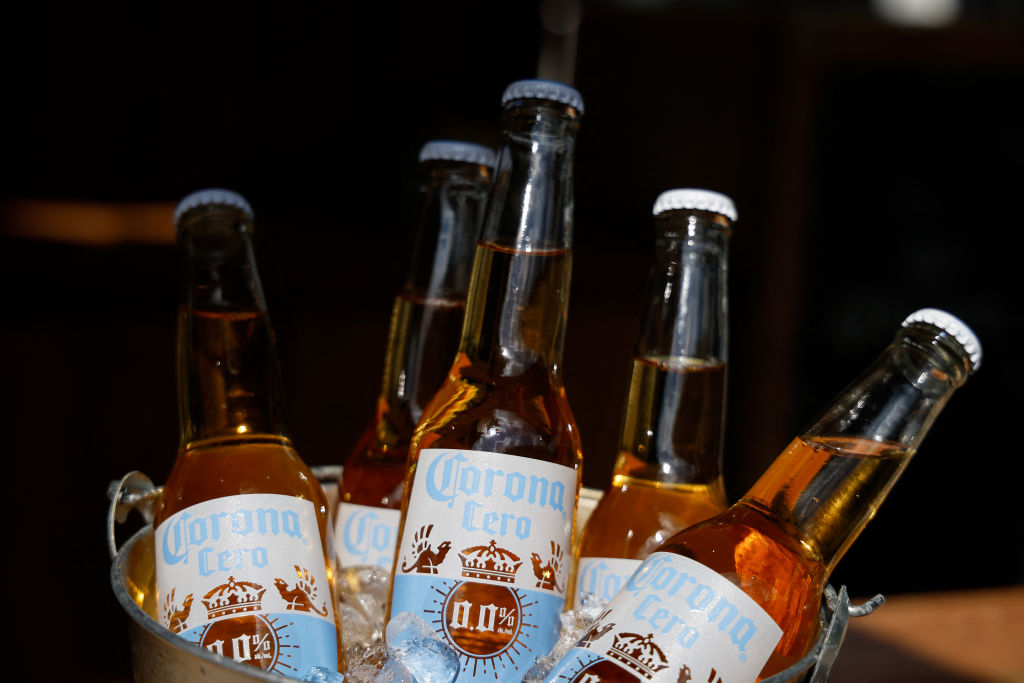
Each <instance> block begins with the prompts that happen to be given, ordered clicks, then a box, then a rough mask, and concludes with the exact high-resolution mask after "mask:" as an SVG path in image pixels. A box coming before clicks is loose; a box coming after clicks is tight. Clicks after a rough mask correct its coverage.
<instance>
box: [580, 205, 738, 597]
mask: <svg viewBox="0 0 1024 683" xmlns="http://www.w3.org/2000/svg"><path fill="white" fill-rule="evenodd" d="M654 214H655V227H656V241H655V259H654V264H653V265H652V268H651V272H650V275H649V276H648V282H647V293H646V297H645V301H644V309H643V318H642V322H641V325H640V332H639V334H638V336H637V342H636V347H635V350H634V355H633V372H632V375H631V378H630V384H629V392H628V394H627V397H626V401H625V409H624V417H623V420H622V426H621V429H620V432H619V443H618V458H617V460H616V462H615V468H614V471H613V474H612V480H611V483H610V484H609V485H608V486H607V487H606V488H605V490H604V493H603V495H602V497H601V500H600V502H599V503H598V505H597V507H596V508H595V510H594V511H593V513H592V514H591V516H590V519H589V520H588V521H587V525H586V527H585V528H584V529H583V533H582V534H581V537H580V542H579V548H578V551H577V558H578V559H577V567H576V575H575V586H574V590H573V599H574V601H575V604H576V606H577V607H579V606H581V605H583V604H586V603H587V602H588V601H590V602H596V601H608V600H610V599H611V598H612V597H613V596H614V595H615V593H616V592H617V591H618V590H619V589H621V587H622V586H623V585H624V584H625V583H626V581H628V579H629V577H630V576H631V575H632V574H633V572H634V571H635V570H636V568H637V567H638V566H639V565H640V562H641V561H642V560H643V559H644V558H645V557H646V556H647V555H648V554H649V553H650V552H651V551H652V550H654V549H655V548H656V547H657V546H659V545H661V544H662V543H664V542H665V541H666V540H668V538H669V537H671V536H672V534H674V533H675V532H677V531H679V530H680V529H683V528H685V527H687V526H689V525H691V524H694V523H696V522H699V521H702V520H704V519H707V518H708V517H711V516H712V515H714V514H716V513H718V512H721V511H722V510H724V509H725V507H726V497H725V486H724V483H723V479H722V453H723V441H724V432H725V429H724V427H725V398H726V365H727V360H728V348H727V343H726V340H727V329H726V326H727V322H728V321H727V291H726V273H727V256H728V241H729V237H730V234H731V230H732V224H733V221H735V219H736V210H735V207H734V206H733V204H732V200H731V199H729V198H728V197H726V196H725V195H722V194H720V193H717V192H711V191H708V190H700V189H676V190H669V191H666V192H663V193H662V194H661V195H659V197H658V200H657V201H656V202H655V206H654Z"/></svg>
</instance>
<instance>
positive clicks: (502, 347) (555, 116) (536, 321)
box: [460, 100, 579, 382]
mask: <svg viewBox="0 0 1024 683" xmlns="http://www.w3.org/2000/svg"><path fill="white" fill-rule="evenodd" d="M578 126H579V121H578V113H577V112H576V110H575V109H573V108H572V107H569V106H566V105H560V104H557V103H554V102H549V101H546V100H525V101H519V102H515V103H513V105H512V106H511V107H509V108H508V109H507V110H506V113H505V136H504V142H503V144H502V147H501V149H500V151H499V153H498V161H497V171H496V177H495V183H494V188H493V189H492V191H491V196H490V198H489V200H488V203H487V211H486V214H485V218H484V227H483V234H482V236H481V241H480V244H479V245H478V246H477V249H476V256H475V258H474V261H473V275H472V280H471V283H470V290H469V298H468V301H467V307H466V322H465V324H464V326H463V330H462V341H461V343H460V353H461V354H464V355H465V357H466V358H467V359H468V361H469V362H470V363H472V364H473V365H476V366H480V367H483V368H485V371H486V372H487V373H489V374H490V375H491V376H498V375H500V376H504V377H508V376H517V375H521V374H523V373H525V372H527V371H534V370H536V369H538V368H543V369H546V371H547V372H548V373H549V375H550V377H551V378H552V381H555V382H558V381H560V380H559V379H558V378H559V376H560V366H561V359H562V348H563V339H564V334H565V322H566V318H567V316H568V309H569V283H570V277H571V273H572V256H571V246H572V216H573V194H572V188H573V183H572V168H573V150H574V147H575V136H576V131H577V128H578Z"/></svg>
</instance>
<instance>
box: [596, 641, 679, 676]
mask: <svg viewBox="0 0 1024 683" xmlns="http://www.w3.org/2000/svg"><path fill="white" fill-rule="evenodd" d="M608 656H609V657H611V658H612V659H617V660H618V661H620V662H622V663H623V664H625V665H626V666H628V667H629V668H630V669H632V670H633V671H635V672H637V673H638V674H640V675H641V676H643V677H644V678H646V679H647V680H651V678H653V677H654V674H656V673H658V672H659V671H661V670H662V669H666V668H668V659H667V658H666V657H665V653H664V652H662V650H661V648H660V647H658V646H657V645H655V644H654V634H653V633H648V634H647V635H646V636H641V635H640V634H639V633H620V634H618V635H616V636H615V640H614V641H613V642H612V646H611V647H610V648H609V649H608Z"/></svg>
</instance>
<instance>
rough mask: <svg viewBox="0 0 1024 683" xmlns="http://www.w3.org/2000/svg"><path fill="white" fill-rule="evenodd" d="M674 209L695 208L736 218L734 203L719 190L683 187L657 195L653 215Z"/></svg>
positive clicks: (732, 219)
mask: <svg viewBox="0 0 1024 683" xmlns="http://www.w3.org/2000/svg"><path fill="white" fill-rule="evenodd" d="M676 209H696V210H699V211H713V212H714V213H720V214H722V215H723V216H725V217H726V218H728V219H729V220H731V221H735V220H736V219H737V218H738V214H737V213H736V205H735V204H733V203H732V200H731V199H729V198H728V197H727V196H725V195H724V194H722V193H721V192H712V191H711V190H697V189H693V188H684V189H679V190H666V191H665V192H662V193H661V194H660V195H658V199H657V201H655V202H654V215H655V216H657V215H658V214H659V213H662V212H663V211H673V210H676Z"/></svg>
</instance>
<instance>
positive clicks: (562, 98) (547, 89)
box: [501, 78, 583, 114]
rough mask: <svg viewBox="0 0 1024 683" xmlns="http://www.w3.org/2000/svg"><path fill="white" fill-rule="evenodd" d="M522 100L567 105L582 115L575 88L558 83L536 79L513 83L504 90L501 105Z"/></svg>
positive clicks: (581, 104)
mask: <svg viewBox="0 0 1024 683" xmlns="http://www.w3.org/2000/svg"><path fill="white" fill-rule="evenodd" d="M522 99H538V100H551V101H552V102H561V103H562V104H568V105H569V106H570V107H572V108H573V109H576V110H577V111H578V112H579V113H581V114H582V113H583V96H582V95H580V94H579V92H578V91H577V90H576V89H575V88H572V87H570V86H568V85H566V84H565V83H559V82H558V81H545V80H541V79H536V78H534V79H529V80H525V81H515V82H514V83H512V84H510V85H509V86H508V87H507V88H505V94H504V95H502V96H501V104H502V106H504V105H505V104H506V103H508V102H509V101H511V100H522Z"/></svg>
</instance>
